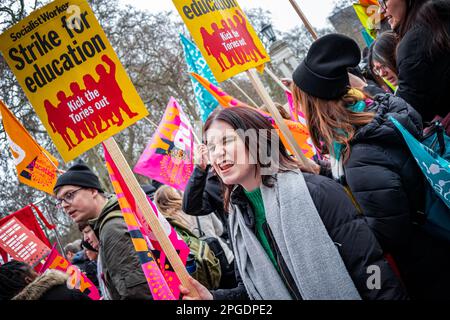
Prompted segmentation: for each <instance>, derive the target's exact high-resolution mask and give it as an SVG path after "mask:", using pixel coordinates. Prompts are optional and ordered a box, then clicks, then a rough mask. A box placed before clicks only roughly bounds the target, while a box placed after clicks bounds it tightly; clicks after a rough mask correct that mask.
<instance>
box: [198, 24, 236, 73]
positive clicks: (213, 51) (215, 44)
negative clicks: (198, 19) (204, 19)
mask: <svg viewBox="0 0 450 320" xmlns="http://www.w3.org/2000/svg"><path fill="white" fill-rule="evenodd" d="M214 25H215V26H216V27H217V24H215V23H214V24H213V25H212V27H213V28H214ZM217 29H219V27H217ZM200 33H201V35H202V39H203V47H204V48H205V50H206V52H207V53H208V55H209V56H213V57H214V58H215V59H216V61H217V63H218V64H219V66H220V68H221V69H222V72H224V71H225V70H227V69H229V67H227V65H226V64H225V61H223V58H222V52H223V51H224V49H223V47H221V46H220V43H221V40H220V38H217V37H216V35H214V34H213V35H211V34H209V33H208V31H207V30H206V29H205V28H204V27H201V28H200ZM219 37H220V35H219ZM230 67H231V66H230Z"/></svg>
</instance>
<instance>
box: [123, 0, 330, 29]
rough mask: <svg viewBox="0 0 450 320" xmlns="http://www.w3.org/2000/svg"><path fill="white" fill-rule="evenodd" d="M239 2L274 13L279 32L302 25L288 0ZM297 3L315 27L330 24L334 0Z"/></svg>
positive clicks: (143, 0)
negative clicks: (329, 19) (329, 17)
mask: <svg viewBox="0 0 450 320" xmlns="http://www.w3.org/2000/svg"><path fill="white" fill-rule="evenodd" d="M120 2H121V3H123V4H130V5H132V6H134V7H137V8H140V9H146V10H149V11H151V12H154V11H162V10H174V11H175V10H176V9H175V6H174V5H173V3H172V0H120ZM238 2H239V4H240V6H241V7H242V8H243V9H244V10H245V9H250V8H257V7H261V8H263V9H267V10H269V11H270V12H271V13H272V18H273V25H274V27H275V28H276V29H279V30H289V29H291V28H293V27H295V26H296V25H298V24H301V23H302V22H301V20H300V18H299V17H298V15H297V14H296V13H295V11H294V9H293V8H292V5H291V3H290V2H289V1H288V0H238ZM297 3H298V5H299V6H300V8H301V9H302V11H303V12H304V13H305V15H306V17H307V18H308V20H309V21H310V23H311V24H312V25H313V26H314V27H316V28H323V27H325V26H327V24H329V22H328V20H327V18H328V16H329V15H330V13H331V11H332V9H333V0H297ZM180 19H181V17H180Z"/></svg>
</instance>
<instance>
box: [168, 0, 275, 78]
mask: <svg viewBox="0 0 450 320" xmlns="http://www.w3.org/2000/svg"><path fill="white" fill-rule="evenodd" d="M173 3H174V4H175V7H176V8H177V9H178V12H179V13H180V15H181V17H182V18H183V21H184V23H185V24H186V26H187V28H188V29H189V31H190V33H191V35H192V37H193V39H194V41H195V43H196V44H197V46H198V48H199V49H200V51H201V52H202V55H203V57H204V58H205V59H206V62H207V63H208V65H209V67H210V68H211V70H212V72H213V74H214V76H215V77H216V79H217V81H219V82H221V81H224V80H226V79H228V78H231V77H232V76H235V75H236V74H238V73H241V72H243V71H246V70H249V69H251V68H256V67H259V68H261V65H262V64H264V63H265V62H269V61H270V57H269V55H268V54H267V52H266V50H265V49H264V46H263V44H262V43H261V40H260V39H259V38H258V36H257V35H256V33H255V30H254V29H253V27H252V26H251V25H250V23H249V22H248V19H247V17H246V16H245V14H244V12H243V11H242V10H241V8H240V7H239V4H238V3H237V2H236V1H235V0H173Z"/></svg>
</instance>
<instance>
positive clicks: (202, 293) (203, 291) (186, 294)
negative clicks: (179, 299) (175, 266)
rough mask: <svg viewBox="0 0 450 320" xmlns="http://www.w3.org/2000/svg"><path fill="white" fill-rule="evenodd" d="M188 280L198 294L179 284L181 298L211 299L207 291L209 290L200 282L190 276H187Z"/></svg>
mask: <svg viewBox="0 0 450 320" xmlns="http://www.w3.org/2000/svg"><path fill="white" fill-rule="evenodd" d="M189 282H190V283H191V285H192V286H193V287H194V288H195V289H197V292H198V295H197V294H195V293H191V292H190V291H189V289H188V288H186V287H183V285H181V284H180V292H181V294H182V295H183V300H213V296H212V294H211V292H209V290H208V289H207V288H205V287H204V286H203V285H202V284H201V283H200V282H198V281H197V280H195V279H194V278H192V277H189Z"/></svg>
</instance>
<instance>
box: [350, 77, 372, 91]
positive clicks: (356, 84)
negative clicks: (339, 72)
mask: <svg viewBox="0 0 450 320" xmlns="http://www.w3.org/2000/svg"><path fill="white" fill-rule="evenodd" d="M348 79H349V80H350V86H351V87H352V88H355V89H359V90H361V91H362V90H363V89H364V88H365V87H366V86H367V83H366V82H365V81H364V80H362V79H361V78H359V77H357V76H355V75H354V74H351V73H349V74H348Z"/></svg>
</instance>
